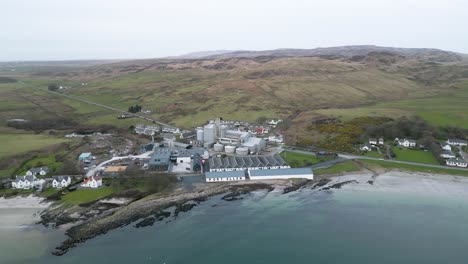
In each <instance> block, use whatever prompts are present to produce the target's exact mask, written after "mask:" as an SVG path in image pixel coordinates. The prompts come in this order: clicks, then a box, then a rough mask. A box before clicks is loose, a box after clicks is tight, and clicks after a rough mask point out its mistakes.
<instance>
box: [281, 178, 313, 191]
mask: <svg viewBox="0 0 468 264" xmlns="http://www.w3.org/2000/svg"><path fill="white" fill-rule="evenodd" d="M310 182H312V180H307V179H305V180H301V181H299V182H294V183H293V184H292V185H291V186H288V187H286V188H284V190H283V194H286V193H290V192H295V191H297V190H299V189H300V188H302V187H304V186H306V185H307V184H309V183H310Z"/></svg>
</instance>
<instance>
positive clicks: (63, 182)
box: [52, 176, 71, 189]
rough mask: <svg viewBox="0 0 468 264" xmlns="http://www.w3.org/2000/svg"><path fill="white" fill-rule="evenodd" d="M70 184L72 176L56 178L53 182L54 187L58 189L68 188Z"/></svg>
mask: <svg viewBox="0 0 468 264" xmlns="http://www.w3.org/2000/svg"><path fill="white" fill-rule="evenodd" d="M70 184H71V177H70V176H54V179H53V180H52V187H53V188H57V189H61V188H65V187H68V185H70Z"/></svg>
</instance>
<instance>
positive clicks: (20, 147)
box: [0, 134, 69, 159]
mask: <svg viewBox="0 0 468 264" xmlns="http://www.w3.org/2000/svg"><path fill="white" fill-rule="evenodd" d="M68 141H69V140H68V139H65V138H56V137H50V136H46V135H34V134H0V142H2V147H1V148H0V159H4V158H6V157H10V156H15V155H19V154H23V153H25V152H28V151H33V150H38V149H41V148H45V147H49V146H52V145H55V144H59V143H63V142H68Z"/></svg>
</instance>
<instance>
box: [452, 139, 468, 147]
mask: <svg viewBox="0 0 468 264" xmlns="http://www.w3.org/2000/svg"><path fill="white" fill-rule="evenodd" d="M447 144H449V145H450V146H466V145H467V142H466V140H462V139H448V140H447Z"/></svg>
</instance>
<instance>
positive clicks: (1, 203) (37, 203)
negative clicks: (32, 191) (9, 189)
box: [0, 195, 50, 209]
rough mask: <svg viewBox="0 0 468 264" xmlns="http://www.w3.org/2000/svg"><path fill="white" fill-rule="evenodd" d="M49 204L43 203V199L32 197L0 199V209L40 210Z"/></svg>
mask: <svg viewBox="0 0 468 264" xmlns="http://www.w3.org/2000/svg"><path fill="white" fill-rule="evenodd" d="M49 205H50V203H47V202H44V199H43V198H40V197H36V196H33V195H30V196H27V197H21V196H18V197H12V198H8V199H5V198H3V197H0V209H13V208H24V209H36V208H37V209H41V208H47V207H49Z"/></svg>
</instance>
